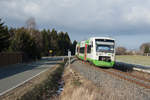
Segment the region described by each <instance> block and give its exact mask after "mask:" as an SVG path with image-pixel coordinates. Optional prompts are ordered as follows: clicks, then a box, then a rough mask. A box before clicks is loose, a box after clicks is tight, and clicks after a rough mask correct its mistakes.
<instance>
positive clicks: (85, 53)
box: [84, 44, 87, 61]
mask: <svg viewBox="0 0 150 100" xmlns="http://www.w3.org/2000/svg"><path fill="white" fill-rule="evenodd" d="M86 58H87V44H85V49H84V60H85V61H86Z"/></svg>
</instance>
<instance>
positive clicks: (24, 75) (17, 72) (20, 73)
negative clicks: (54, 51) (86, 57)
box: [0, 57, 63, 95]
mask: <svg viewBox="0 0 150 100" xmlns="http://www.w3.org/2000/svg"><path fill="white" fill-rule="evenodd" d="M62 59H63V57H53V58H48V57H44V58H42V60H40V61H37V62H32V63H30V64H17V65H13V66H11V67H10V66H9V67H3V68H0V95H2V94H4V93H6V92H8V91H9V90H11V89H13V88H15V87H17V86H18V85H20V84H22V83H24V82H26V81H28V80H30V79H31V78H32V77H34V76H36V75H38V74H40V73H41V72H44V71H46V70H47V69H49V68H51V67H53V66H55V65H56V64H58V63H59V62H60V61H61V60H62Z"/></svg>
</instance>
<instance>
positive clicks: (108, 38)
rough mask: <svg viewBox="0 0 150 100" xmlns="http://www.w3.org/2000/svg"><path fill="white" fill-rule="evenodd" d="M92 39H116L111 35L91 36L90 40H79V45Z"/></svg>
mask: <svg viewBox="0 0 150 100" xmlns="http://www.w3.org/2000/svg"><path fill="white" fill-rule="evenodd" d="M92 39H109V40H115V39H113V38H111V37H91V38H89V39H88V40H83V41H80V42H78V43H77V45H80V44H83V43H88V42H89V40H92Z"/></svg>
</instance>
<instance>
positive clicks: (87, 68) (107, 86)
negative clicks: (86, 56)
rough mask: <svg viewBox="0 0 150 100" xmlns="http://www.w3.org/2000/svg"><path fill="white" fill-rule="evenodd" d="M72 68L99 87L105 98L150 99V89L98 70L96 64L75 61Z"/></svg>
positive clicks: (112, 99) (106, 99)
mask: <svg viewBox="0 0 150 100" xmlns="http://www.w3.org/2000/svg"><path fill="white" fill-rule="evenodd" d="M71 68H72V69H74V70H76V71H77V72H79V73H80V74H81V75H82V76H84V77H85V78H86V79H88V80H91V81H92V82H93V83H94V84H95V85H96V86H97V87H99V89H100V90H101V92H100V95H101V97H102V99H104V100H150V89H145V88H143V87H140V86H138V85H136V84H134V83H130V82H128V81H125V80H122V79H119V78H117V77H114V76H111V75H109V74H107V73H105V72H102V71H98V70H96V69H95V67H94V66H91V65H89V64H84V63H83V62H81V61H75V62H74V63H72V65H71ZM106 70H107V69H106Z"/></svg>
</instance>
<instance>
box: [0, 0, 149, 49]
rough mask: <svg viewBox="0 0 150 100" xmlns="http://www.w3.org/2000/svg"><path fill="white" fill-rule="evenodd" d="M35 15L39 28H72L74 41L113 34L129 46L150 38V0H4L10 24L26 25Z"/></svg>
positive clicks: (0, 13) (0, 0)
mask: <svg viewBox="0 0 150 100" xmlns="http://www.w3.org/2000/svg"><path fill="white" fill-rule="evenodd" d="M31 17H32V18H35V21H36V24H37V26H36V27H37V28H38V29H40V30H41V29H43V28H46V29H52V28H55V29H56V30H58V31H64V32H68V34H69V36H70V38H71V40H72V41H73V40H77V41H81V40H85V39H88V38H90V37H94V36H106V37H108V36H109V37H112V38H114V39H115V40H116V44H117V46H124V47H126V48H127V49H139V46H140V45H141V44H142V43H145V42H150V0H144V1H143V0H0V18H2V20H3V21H4V22H5V24H6V25H8V26H9V27H22V26H25V22H26V21H27V19H29V18H31Z"/></svg>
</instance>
